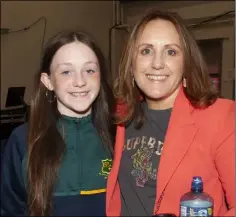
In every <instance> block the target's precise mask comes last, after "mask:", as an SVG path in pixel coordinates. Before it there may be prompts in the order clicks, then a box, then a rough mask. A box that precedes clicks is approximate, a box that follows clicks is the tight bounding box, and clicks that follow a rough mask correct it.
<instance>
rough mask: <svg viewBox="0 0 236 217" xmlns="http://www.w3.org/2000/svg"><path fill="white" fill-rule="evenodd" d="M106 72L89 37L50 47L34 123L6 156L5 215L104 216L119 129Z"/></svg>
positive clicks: (71, 37) (76, 35)
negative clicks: (112, 118)
mask: <svg viewBox="0 0 236 217" xmlns="http://www.w3.org/2000/svg"><path fill="white" fill-rule="evenodd" d="M104 70H105V68H104V62H103V58H102V56H101V52H100V50H99V49H98V47H97V46H96V44H95V43H94V41H93V40H92V39H91V38H90V36H88V35H86V34H84V33H81V32H70V31H68V32H67V31H65V32H61V33H59V34H57V35H56V36H55V37H53V38H52V39H51V40H50V41H49V42H48V44H47V46H46V49H45V52H44V56H43V59H42V64H41V69H40V73H39V74H38V76H37V84H36V92H35V95H34V97H33V99H32V102H31V111H30V119H29V123H28V124H25V125H23V126H20V127H19V128H17V129H15V130H14V131H13V133H12V135H11V136H10V138H9V140H8V144H7V145H6V150H5V152H4V157H3V167H2V170H3V171H2V178H1V179H2V180H1V188H2V190H1V198H2V200H1V215H3V216H4V215H7V216H20V215H21V216H23V215H24V216H25V215H29V216H50V215H52V216H98V215H100V216H104V215H105V194H106V193H105V192H106V182H107V176H108V174H109V170H110V168H111V155H112V147H113V142H114V141H113V137H114V135H113V132H114V127H113V126H112V124H111V123H112V120H111V116H110V113H111V112H112V106H113V104H112V102H113V100H112V99H113V98H112V96H111V95H110V93H111V91H110V90H109V88H108V85H107V82H106V80H105V76H106V75H105V71H104ZM27 138H28V140H27Z"/></svg>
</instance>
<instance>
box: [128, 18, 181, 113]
mask: <svg viewBox="0 0 236 217" xmlns="http://www.w3.org/2000/svg"><path fill="white" fill-rule="evenodd" d="M132 66H133V69H132V71H133V75H134V79H135V82H136V84H137V86H138V87H139V88H140V90H141V91H142V92H143V93H144V95H145V99H146V101H147V103H148V106H149V107H150V108H152V109H166V108H170V107H172V106H173V103H174V100H175V98H176V96H177V93H178V90H179V87H180V85H181V82H182V77H183V71H184V56H183V47H182V45H181V42H180V38H179V34H178V32H177V30H176V28H175V26H174V24H172V23H171V22H169V21H166V20H161V19H157V20H153V21H150V22H149V23H148V24H147V25H146V26H145V28H144V30H143V32H142V33H141V34H140V36H139V39H138V41H137V49H136V53H135V58H134V59H133V64H132Z"/></svg>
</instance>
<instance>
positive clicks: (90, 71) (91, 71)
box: [86, 69, 95, 74]
mask: <svg viewBox="0 0 236 217" xmlns="http://www.w3.org/2000/svg"><path fill="white" fill-rule="evenodd" d="M86 72H87V73H89V74H91V73H94V72H95V70H92V69H88V70H86Z"/></svg>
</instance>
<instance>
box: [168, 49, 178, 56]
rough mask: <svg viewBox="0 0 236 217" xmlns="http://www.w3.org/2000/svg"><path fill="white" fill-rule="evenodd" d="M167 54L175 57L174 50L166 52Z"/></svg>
mask: <svg viewBox="0 0 236 217" xmlns="http://www.w3.org/2000/svg"><path fill="white" fill-rule="evenodd" d="M167 53H168V55H170V56H175V55H176V51H175V50H168V51H167Z"/></svg>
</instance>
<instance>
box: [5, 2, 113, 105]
mask: <svg viewBox="0 0 236 217" xmlns="http://www.w3.org/2000/svg"><path fill="white" fill-rule="evenodd" d="M112 4H113V2H112V1H1V28H10V29H12V30H16V29H22V28H25V27H27V26H29V25H30V24H31V23H33V22H35V21H36V20H37V19H38V18H39V17H41V16H44V17H46V19H47V30H46V35H45V41H47V39H48V38H49V37H51V36H52V35H53V34H55V33H57V32H58V31H61V30H63V29H71V28H73V29H75V28H77V29H79V30H82V31H86V32H88V33H90V34H92V36H93V37H94V38H95V40H96V41H97V42H98V44H99V45H100V47H101V49H102V51H103V53H104V55H105V56H106V58H107V59H108V47H109V44H108V31H109V28H110V27H111V26H112V24H113V23H112V19H113V18H112ZM43 27H44V25H43V22H42V21H40V22H39V23H37V24H36V25H35V26H33V27H32V28H31V29H29V30H28V31H26V32H19V33H11V34H6V35H1V109H3V108H5V101H6V95H7V89H8V87H11V86H26V93H25V101H26V102H27V103H29V101H30V97H31V92H32V88H33V78H34V75H35V73H36V72H37V70H38V69H39V63H40V52H41V41H42V37H43Z"/></svg>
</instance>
